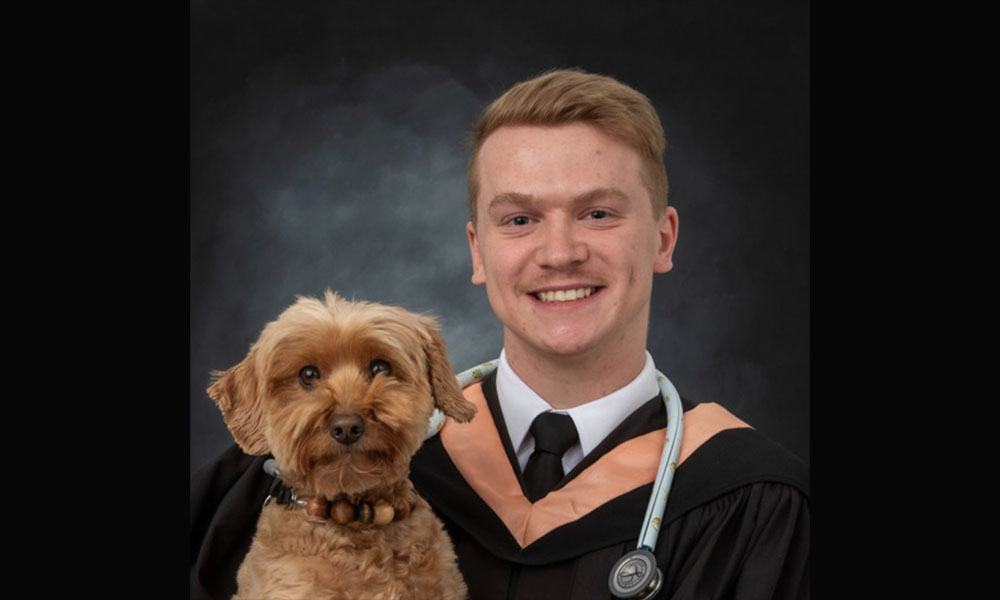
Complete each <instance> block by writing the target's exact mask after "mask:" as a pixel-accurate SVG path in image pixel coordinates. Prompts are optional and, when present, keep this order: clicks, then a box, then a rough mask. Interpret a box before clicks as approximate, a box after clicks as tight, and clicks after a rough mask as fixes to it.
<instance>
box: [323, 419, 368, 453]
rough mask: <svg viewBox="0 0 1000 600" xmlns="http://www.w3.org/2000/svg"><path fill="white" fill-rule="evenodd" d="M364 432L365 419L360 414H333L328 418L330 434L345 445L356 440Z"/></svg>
mask: <svg viewBox="0 0 1000 600" xmlns="http://www.w3.org/2000/svg"><path fill="white" fill-rule="evenodd" d="M364 434H365V421H364V419H362V418H361V416H360V415H356V414H353V413H351V414H342V415H334V416H333V419H331V420H330V435H331V436H333V439H335V440H337V442H338V443H341V444H343V445H345V446H349V445H351V444H353V443H354V442H356V441H358V440H359V439H361V436H362V435H364Z"/></svg>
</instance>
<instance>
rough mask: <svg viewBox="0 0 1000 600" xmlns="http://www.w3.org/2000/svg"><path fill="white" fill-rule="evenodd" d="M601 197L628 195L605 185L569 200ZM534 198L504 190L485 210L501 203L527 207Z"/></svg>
mask: <svg viewBox="0 0 1000 600" xmlns="http://www.w3.org/2000/svg"><path fill="white" fill-rule="evenodd" d="M602 198H613V199H616V200H628V195H627V194H626V193H625V192H623V191H621V190H620V189H618V188H615V187H605V188H596V189H593V190H590V191H588V192H584V193H582V194H579V195H577V196H574V197H573V199H572V200H571V202H572V203H573V204H588V203H590V202H594V201H596V200H600V199H602ZM536 201H537V200H536V198H535V197H534V196H532V195H530V194H521V193H518V192H504V193H502V194H497V195H496V196H494V197H493V199H492V200H490V204H489V206H488V207H487V210H490V209H493V208H494V207H496V206H498V205H501V204H513V205H514V206H519V207H527V206H530V205H532V204H534V203H535V202H536Z"/></svg>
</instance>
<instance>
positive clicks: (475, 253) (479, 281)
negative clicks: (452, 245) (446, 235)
mask: <svg viewBox="0 0 1000 600" xmlns="http://www.w3.org/2000/svg"><path fill="white" fill-rule="evenodd" d="M465 233H466V235H468V236H469V254H471V255H472V283H473V284H475V285H483V284H484V283H486V270H485V269H484V268H483V257H482V255H481V254H480V253H479V238H478V237H477V236H476V226H475V225H473V224H472V221H469V222H468V223H466V224H465Z"/></svg>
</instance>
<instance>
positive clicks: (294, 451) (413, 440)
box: [208, 291, 475, 600]
mask: <svg viewBox="0 0 1000 600" xmlns="http://www.w3.org/2000/svg"><path fill="white" fill-rule="evenodd" d="M214 375H215V376H216V380H215V381H214V382H213V383H212V385H211V386H210V387H209V388H208V394H209V395H210V396H211V397H212V399H213V400H215V402H216V403H217V404H218V406H219V408H220V409H221V410H222V414H223V417H224V418H225V421H226V424H227V425H228V426H229V430H230V431H231V432H232V434H233V437H234V438H235V439H236V442H237V443H238V444H239V445H240V447H241V448H242V449H243V451H244V452H247V453H249V454H267V453H271V454H273V455H274V460H275V464H276V467H277V474H278V476H279V478H280V480H281V482H282V483H283V484H284V485H285V486H287V489H282V490H281V491H282V492H283V497H284V499H285V500H287V503H286V504H281V503H279V502H280V500H279V502H275V501H269V502H267V503H266V504H265V507H264V509H263V511H262V513H261V516H260V520H259V521H258V523H257V532H256V535H255V537H254V540H253V543H252V545H251V547H250V551H249V552H248V553H247V556H246V558H245V559H244V561H243V564H242V566H241V567H240V569H239V572H238V574H237V582H238V591H237V593H236V596H235V597H234V598H238V599H240V600H283V599H286V598H287V599H291V598H295V599H310V600H319V599H337V600H353V599H359V600H360V599H365V600H377V599H390V598H392V599H399V598H408V599H423V598H427V599H434V600H441V599H453V598H454V599H460V598H465V597H466V594H467V592H466V586H465V582H464V581H463V580H462V576H461V574H460V573H459V571H458V568H457V566H456V562H455V553H454V550H453V548H452V544H451V540H450V539H449V538H448V536H447V534H446V533H445V531H444V529H443V528H442V525H441V523H440V521H438V520H437V518H436V517H435V516H434V514H433V513H432V512H431V509H430V507H429V505H428V504H427V502H426V501H424V500H423V498H420V497H419V496H418V495H417V494H416V492H415V491H414V489H413V486H412V484H411V483H410V481H409V478H408V477H409V465H410V457H412V456H413V454H414V452H416V451H417V449H418V448H419V446H420V444H421V443H422V442H423V439H424V437H425V435H426V434H427V431H428V422H429V419H430V417H431V413H432V412H433V410H434V408H435V407H436V408H438V409H440V410H441V412H443V413H444V414H446V415H448V416H450V417H452V418H454V419H456V420H458V421H463V422H464V421H468V420H470V419H471V418H472V416H473V415H474V414H475V407H474V406H473V405H472V404H471V403H469V402H467V401H466V400H465V399H464V398H463V397H462V394H461V391H460V390H459V388H458V384H457V382H456V380H455V376H454V374H453V372H452V369H451V365H450V364H449V362H448V359H447V356H446V354H445V345H444V342H443V340H442V339H441V338H440V336H439V335H438V333H437V326H436V323H435V321H434V320H433V319H432V318H430V317H425V316H421V315H416V314H413V313H410V312H407V311H405V310H403V309H401V308H397V307H390V306H383V305H379V304H373V303H367V302H351V301H348V300H344V299H343V298H341V297H339V296H338V295H336V294H334V293H333V292H330V291H327V293H326V297H325V301H320V300H317V299H314V298H303V297H300V298H299V299H298V301H297V302H296V303H295V304H293V305H292V306H291V307H289V308H288V309H287V310H285V311H284V312H283V313H282V314H281V315H280V316H279V317H278V319H277V320H276V321H273V322H271V323H269V324H268V325H267V326H266V327H265V328H264V330H263V332H262V333H261V334H260V338H259V339H258V340H257V341H256V343H254V344H253V346H252V347H251V348H250V352H249V354H248V355H247V357H246V358H245V359H244V360H243V361H242V362H240V363H239V364H237V365H236V366H234V367H233V368H231V369H229V370H228V371H225V372H221V373H220V372H216V373H214ZM288 490H290V491H291V493H290V494H289V493H288ZM289 496H291V498H290V499H289V498H288V497H289Z"/></svg>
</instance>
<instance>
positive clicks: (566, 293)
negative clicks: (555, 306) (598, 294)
mask: <svg viewBox="0 0 1000 600" xmlns="http://www.w3.org/2000/svg"><path fill="white" fill-rule="evenodd" d="M594 290H595V288H592V287H588V288H577V289H575V290H559V291H555V292H538V293H537V294H535V297H536V298H538V299H539V300H541V301H542V302H569V301H570V300H579V299H581V298H586V297H587V296H589V295H591V294H593V293H594Z"/></svg>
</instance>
